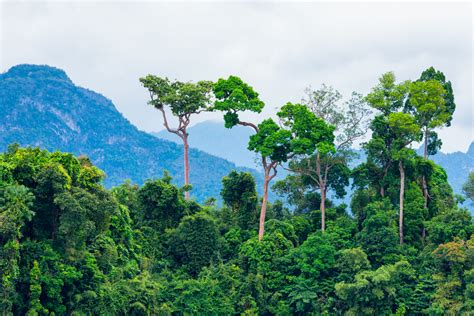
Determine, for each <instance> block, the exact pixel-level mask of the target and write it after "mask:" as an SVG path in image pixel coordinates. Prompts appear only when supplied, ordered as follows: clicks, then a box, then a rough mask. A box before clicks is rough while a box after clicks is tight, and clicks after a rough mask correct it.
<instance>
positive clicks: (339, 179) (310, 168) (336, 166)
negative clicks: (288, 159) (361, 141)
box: [289, 84, 370, 232]
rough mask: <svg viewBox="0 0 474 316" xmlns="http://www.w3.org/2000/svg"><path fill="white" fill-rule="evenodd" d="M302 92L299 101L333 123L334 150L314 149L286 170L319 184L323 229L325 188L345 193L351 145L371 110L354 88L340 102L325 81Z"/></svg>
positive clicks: (339, 97)
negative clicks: (317, 86)
mask: <svg viewBox="0 0 474 316" xmlns="http://www.w3.org/2000/svg"><path fill="white" fill-rule="evenodd" d="M305 94H306V97H305V98H304V99H303V101H302V103H303V104H304V105H305V106H306V107H307V108H308V109H309V110H310V111H311V112H312V113H314V114H315V115H316V116H317V117H319V118H321V119H323V120H324V121H326V122H328V123H329V124H331V125H333V126H334V127H335V134H336V138H335V150H334V151H325V152H320V151H319V150H317V151H316V153H315V154H313V155H311V156H309V157H302V159H299V160H294V161H293V162H292V163H290V165H289V170H290V171H292V172H295V173H297V174H299V175H301V176H303V177H308V178H309V179H310V182H312V183H314V184H315V185H316V186H317V187H318V189H319V192H320V194H321V202H320V211H321V230H322V231H323V232H324V231H325V228H326V218H325V217H326V216H325V213H326V197H327V192H328V190H330V189H333V190H334V191H335V192H336V195H337V196H338V197H342V196H343V195H344V194H345V190H344V188H345V187H346V186H347V185H348V184H349V174H350V170H349V167H348V163H349V162H350V160H351V159H352V158H353V156H354V152H353V151H352V149H351V147H352V145H353V144H354V142H355V141H356V140H357V139H358V138H360V137H361V136H363V135H365V133H366V132H367V128H368V122H369V120H368V119H369V116H370V110H369V108H368V107H367V103H366V102H365V100H364V99H363V97H362V95H360V94H357V93H355V92H354V93H353V94H352V97H351V99H350V100H348V101H347V102H345V104H344V105H342V104H341V103H340V101H341V99H342V95H341V94H340V93H339V91H337V90H335V89H334V88H332V87H329V86H326V85H324V84H323V85H322V87H321V88H320V89H318V90H312V89H311V88H307V89H306V90H305Z"/></svg>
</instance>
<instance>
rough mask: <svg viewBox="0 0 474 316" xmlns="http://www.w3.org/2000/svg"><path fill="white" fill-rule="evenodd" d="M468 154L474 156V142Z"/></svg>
mask: <svg viewBox="0 0 474 316" xmlns="http://www.w3.org/2000/svg"><path fill="white" fill-rule="evenodd" d="M467 152H468V153H469V154H472V155H474V142H472V143H471V145H469V149H468V150H467Z"/></svg>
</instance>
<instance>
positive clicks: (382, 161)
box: [364, 72, 421, 244]
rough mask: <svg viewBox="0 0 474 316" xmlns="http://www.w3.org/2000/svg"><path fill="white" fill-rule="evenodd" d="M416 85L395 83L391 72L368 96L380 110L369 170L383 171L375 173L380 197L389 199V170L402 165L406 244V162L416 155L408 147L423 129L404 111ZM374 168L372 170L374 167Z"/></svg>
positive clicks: (369, 146)
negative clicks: (387, 190) (386, 187)
mask: <svg viewBox="0 0 474 316" xmlns="http://www.w3.org/2000/svg"><path fill="white" fill-rule="evenodd" d="M411 85H412V83H411V82H409V81H405V82H402V83H399V84H397V83H395V75H394V74H393V73H391V72H389V73H386V74H384V75H382V77H381V78H380V80H379V84H378V85H377V86H376V87H375V88H373V89H372V92H371V93H370V94H369V95H367V97H366V100H367V102H368V103H369V104H370V105H371V106H372V107H373V108H374V109H377V110H379V111H380V114H379V115H377V116H376V117H375V118H374V120H373V122H372V124H371V129H372V139H371V140H370V141H369V142H367V143H366V144H365V145H364V147H365V150H366V151H367V154H368V166H369V167H368V168H372V169H373V170H376V169H379V171H378V172H374V173H375V177H376V178H379V179H377V180H376V181H378V182H379V185H380V195H381V197H384V196H385V186H386V185H387V183H386V181H385V180H386V179H385V178H386V177H387V175H388V171H389V169H390V168H391V167H392V166H393V165H394V164H398V170H399V175H400V187H399V190H400V192H399V193H400V197H399V207H400V210H399V237H400V244H403V219H404V215H403V211H404V193H405V167H404V165H405V163H406V162H407V161H408V160H410V159H411V158H413V157H414V156H415V153H414V151H413V150H412V149H410V148H408V146H409V145H410V144H411V143H413V142H415V141H419V140H421V134H420V127H419V125H418V124H417V123H416V121H415V118H414V117H413V116H412V115H411V114H409V113H403V112H400V110H402V109H404V108H405V104H406V101H407V98H408V93H409V91H410V88H411ZM371 166H372V167H371Z"/></svg>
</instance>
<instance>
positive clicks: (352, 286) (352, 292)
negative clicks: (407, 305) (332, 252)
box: [335, 261, 414, 315]
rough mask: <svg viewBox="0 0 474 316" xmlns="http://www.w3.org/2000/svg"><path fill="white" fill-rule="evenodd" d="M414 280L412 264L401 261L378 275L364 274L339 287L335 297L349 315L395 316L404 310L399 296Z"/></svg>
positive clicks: (375, 272) (370, 272) (378, 271)
mask: <svg viewBox="0 0 474 316" xmlns="http://www.w3.org/2000/svg"><path fill="white" fill-rule="evenodd" d="M413 278H414V270H413V268H412V266H411V265H410V263H408V262H407V261H399V262H397V263H395V264H391V265H384V266H381V267H380V268H378V269H377V270H375V271H367V270H365V271H361V272H359V273H357V274H356V276H355V280H354V281H353V282H344V281H343V282H340V283H337V284H336V286H335V288H336V294H337V296H338V297H339V298H340V299H341V301H342V302H343V303H344V305H345V306H344V307H345V308H344V309H346V311H347V313H348V314H350V315H374V314H375V315H393V314H394V313H395V312H400V310H401V309H404V307H403V302H400V292H401V291H402V290H403V286H404V284H403V283H404V282H409V281H410V280H411V279H413ZM394 307H395V310H394ZM402 315H403V314H402Z"/></svg>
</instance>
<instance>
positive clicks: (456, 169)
mask: <svg viewBox="0 0 474 316" xmlns="http://www.w3.org/2000/svg"><path fill="white" fill-rule="evenodd" d="M152 134H153V135H154V136H156V137H159V138H161V139H167V140H171V141H173V142H177V143H179V142H180V139H179V138H178V137H176V135H174V134H170V133H168V132H167V131H165V130H163V131H160V132H155V133H152ZM251 134H252V130H251V129H249V128H246V127H244V126H236V127H234V128H232V129H227V128H225V127H224V123H223V122H214V121H205V122H202V123H198V124H196V125H194V126H192V127H190V128H189V135H190V137H189V139H190V146H191V147H193V148H197V149H200V150H203V151H205V152H208V153H210V154H212V155H215V156H218V157H222V158H225V159H227V160H229V161H232V162H233V163H235V164H237V165H239V166H245V167H249V168H255V167H256V164H255V155H254V154H253V153H252V152H251V151H249V150H247V143H248V138H249V136H250V135H251ZM421 150H422V149H420V150H418V152H419V153H420V154H422V151H421ZM356 152H357V153H358V154H359V158H358V159H356V160H355V161H353V163H352V166H353V167H354V166H356V165H358V164H359V163H361V162H363V161H364V160H365V154H364V152H363V151H362V150H356ZM430 159H432V160H433V161H434V162H436V163H437V164H439V165H440V166H442V167H443V168H444V169H445V170H446V173H447V174H448V181H449V183H450V184H451V186H452V187H453V190H454V192H455V193H457V194H462V186H463V184H464V183H465V182H466V181H467V175H468V173H469V172H471V171H474V142H473V143H472V144H471V146H470V147H469V150H468V151H467V152H466V153H463V152H454V153H448V154H446V153H442V152H440V153H438V154H436V155H434V156H431V157H430ZM285 174H286V172H285V171H284V170H281V172H280V174H279V179H282V178H283V177H284V175H285ZM344 202H346V203H348V202H349V200H348V199H347V198H346V199H345V200H344ZM465 206H466V207H468V208H470V209H471V210H472V211H473V213H474V206H473V205H470V204H469V202H466V203H465Z"/></svg>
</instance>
